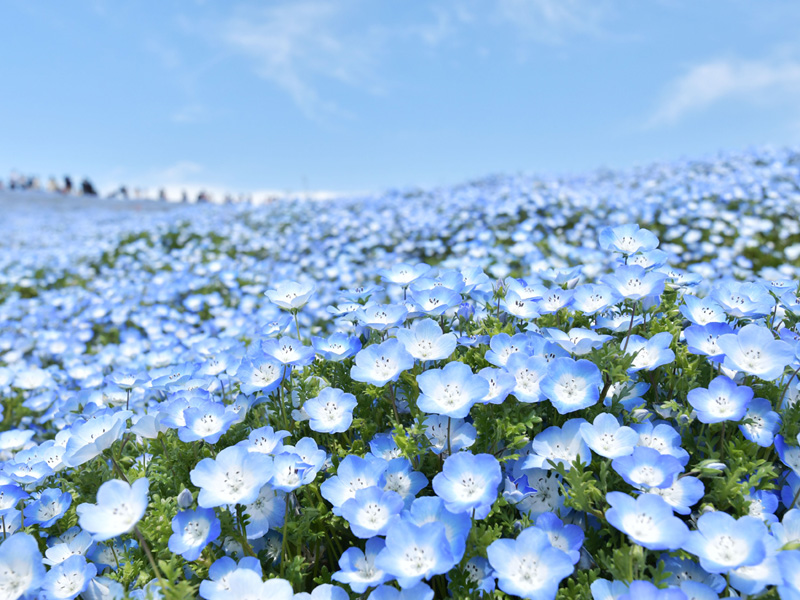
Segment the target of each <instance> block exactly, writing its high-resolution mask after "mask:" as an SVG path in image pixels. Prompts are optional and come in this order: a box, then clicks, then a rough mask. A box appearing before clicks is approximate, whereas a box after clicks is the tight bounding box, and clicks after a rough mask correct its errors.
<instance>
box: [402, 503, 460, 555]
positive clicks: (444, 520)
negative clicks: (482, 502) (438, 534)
mask: <svg viewBox="0 0 800 600" xmlns="http://www.w3.org/2000/svg"><path fill="white" fill-rule="evenodd" d="M402 518H403V519H404V520H406V521H408V522H410V523H413V524H414V525H419V526H422V525H424V524H425V523H441V524H442V525H444V533H445V537H447V542H448V544H450V553H451V554H452V555H453V559H454V560H455V561H459V560H461V558H462V557H463V556H464V551H465V550H466V549H467V537H468V536H469V532H470V529H471V528H472V521H471V517H470V515H468V514H467V513H464V512H458V513H454V512H450V511H449V510H447V508H446V507H445V502H444V500H442V499H441V498H439V497H437V496H423V497H421V498H417V499H416V500H414V502H412V503H411V507H410V508H409V509H408V510H407V511H405V512H403V514H402Z"/></svg>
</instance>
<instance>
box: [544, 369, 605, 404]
mask: <svg viewBox="0 0 800 600" xmlns="http://www.w3.org/2000/svg"><path fill="white" fill-rule="evenodd" d="M601 387H603V377H602V375H601V374H600V369H598V368H597V365H595V364H594V363H593V362H591V361H589V360H585V359H581V360H577V361H576V360H574V359H572V358H556V359H554V360H552V361H551V362H550V364H549V366H548V367H547V374H546V375H545V376H544V377H543V378H542V380H541V381H540V382H539V389H540V391H541V392H542V393H543V394H544V395H545V397H547V398H548V399H549V400H550V403H551V404H552V405H553V406H554V407H555V409H556V410H557V411H558V413H559V414H562V415H564V414H567V413H571V412H574V411H576V410H580V409H582V408H588V407H589V406H592V405H594V404H596V403H597V401H598V400H599V399H600V388H601Z"/></svg>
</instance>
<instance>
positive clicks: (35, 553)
mask: <svg viewBox="0 0 800 600" xmlns="http://www.w3.org/2000/svg"><path fill="white" fill-rule="evenodd" d="M44 576H45V570H44V565H43V564H42V554H41V552H39V546H38V544H37V543H36V540H35V539H34V538H33V537H32V536H30V535H28V534H27V533H15V534H14V535H11V536H8V537H6V538H5V539H4V540H3V543H2V544H0V591H2V592H3V594H4V597H5V598H8V599H9V600H16V599H17V598H20V597H22V596H24V595H25V594H28V593H31V592H34V591H35V590H37V589H39V586H40V585H41V583H42V580H43V579H44Z"/></svg>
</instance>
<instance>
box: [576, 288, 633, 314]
mask: <svg viewBox="0 0 800 600" xmlns="http://www.w3.org/2000/svg"><path fill="white" fill-rule="evenodd" d="M620 300H622V298H621V297H620V295H619V294H618V293H617V292H615V291H614V289H613V288H611V287H610V286H607V285H602V284H586V285H581V286H578V287H577V288H575V293H574V294H573V296H572V308H573V309H575V310H578V311H580V312H582V313H583V314H585V315H588V316H591V315H594V314H597V313H598V312H602V311H604V310H606V309H607V308H608V307H610V306H612V305H614V304H617V303H618V302H619V301H620Z"/></svg>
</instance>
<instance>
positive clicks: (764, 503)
mask: <svg viewBox="0 0 800 600" xmlns="http://www.w3.org/2000/svg"><path fill="white" fill-rule="evenodd" d="M744 498H745V500H747V501H749V502H750V504H749V505H748V507H747V514H748V515H750V516H751V517H755V518H756V519H761V520H762V521H764V522H765V523H767V524H769V525H771V524H772V523H776V522H777V521H778V517H777V516H775V512H776V511H777V510H778V504H779V500H778V495H777V494H776V493H775V492H771V491H769V490H756V489H755V488H750V492H749V493H748V494H747V495H745V497H744Z"/></svg>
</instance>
